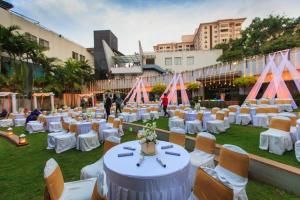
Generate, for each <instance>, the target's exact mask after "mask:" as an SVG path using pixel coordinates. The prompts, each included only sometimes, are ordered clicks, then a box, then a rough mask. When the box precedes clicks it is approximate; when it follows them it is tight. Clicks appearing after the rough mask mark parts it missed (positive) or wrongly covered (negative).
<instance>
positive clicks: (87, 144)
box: [76, 123, 100, 151]
mask: <svg viewBox="0 0 300 200" xmlns="http://www.w3.org/2000/svg"><path fill="white" fill-rule="evenodd" d="M99 146H100V142H99V124H98V123H93V124H92V130H90V131H89V132H88V133H85V134H80V135H78V137H77V141H76V148H77V149H78V150H81V151H91V150H93V149H96V148H97V147H99Z"/></svg>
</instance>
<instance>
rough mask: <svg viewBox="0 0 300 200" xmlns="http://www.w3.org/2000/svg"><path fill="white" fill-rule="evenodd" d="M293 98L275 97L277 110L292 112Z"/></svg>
mask: <svg viewBox="0 0 300 200" xmlns="http://www.w3.org/2000/svg"><path fill="white" fill-rule="evenodd" d="M292 103H293V100H291V99H275V104H276V105H278V106H279V112H283V111H287V112H292V111H293V107H292Z"/></svg>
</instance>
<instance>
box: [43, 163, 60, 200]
mask: <svg viewBox="0 0 300 200" xmlns="http://www.w3.org/2000/svg"><path fill="white" fill-rule="evenodd" d="M45 182H46V187H47V190H48V193H49V195H50V199H51V200H58V199H59V198H60V196H61V195H62V193H63V191H64V177H63V175H62V172H61V170H60V167H59V166H57V167H56V168H55V170H54V172H53V173H52V174H51V175H50V176H48V177H47V178H45Z"/></svg>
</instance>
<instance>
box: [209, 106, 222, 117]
mask: <svg viewBox="0 0 300 200" xmlns="http://www.w3.org/2000/svg"><path fill="white" fill-rule="evenodd" d="M220 110H221V109H220V108H218V107H213V108H212V109H211V117H212V118H213V119H216V114H217V112H218V111H220Z"/></svg>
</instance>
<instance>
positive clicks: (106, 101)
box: [104, 94, 123, 118]
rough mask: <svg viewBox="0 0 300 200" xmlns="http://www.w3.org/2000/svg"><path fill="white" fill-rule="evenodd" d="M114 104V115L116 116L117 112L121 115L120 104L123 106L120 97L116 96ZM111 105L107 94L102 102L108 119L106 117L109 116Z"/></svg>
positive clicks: (111, 101) (111, 102)
mask: <svg viewBox="0 0 300 200" xmlns="http://www.w3.org/2000/svg"><path fill="white" fill-rule="evenodd" d="M114 102H115V104H116V113H115V114H116V115H118V111H119V112H120V113H122V104H123V100H122V98H121V96H120V95H119V94H118V95H116V98H115V100H114ZM112 104H113V100H112V99H111V98H110V97H109V95H108V94H106V95H105V101H104V108H105V111H106V118H108V116H109V115H110V109H111V106H112Z"/></svg>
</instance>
